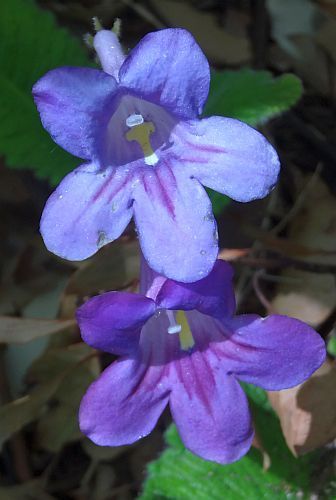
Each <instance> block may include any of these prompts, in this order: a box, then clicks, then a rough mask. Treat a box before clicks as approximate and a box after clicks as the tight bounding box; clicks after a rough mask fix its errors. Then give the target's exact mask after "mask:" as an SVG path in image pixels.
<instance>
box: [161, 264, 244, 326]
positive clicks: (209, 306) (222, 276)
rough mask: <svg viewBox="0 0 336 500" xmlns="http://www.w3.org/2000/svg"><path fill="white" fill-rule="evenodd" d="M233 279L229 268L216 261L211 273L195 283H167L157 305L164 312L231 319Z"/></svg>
mask: <svg viewBox="0 0 336 500" xmlns="http://www.w3.org/2000/svg"><path fill="white" fill-rule="evenodd" d="M232 278H233V270H232V267H231V266H230V265H229V264H227V263H226V262H224V261H220V260H217V262H216V263H215V265H214V268H213V270H212V271H211V273H210V274H209V275H208V276H207V277H206V278H203V279H202V280H199V281H196V282H195V283H179V282H176V281H172V280H166V281H165V283H164V284H163V286H162V288H161V290H160V292H159V294H158V296H157V298H156V303H157V304H158V306H159V307H163V308H165V309H183V310H185V311H187V310H191V309H197V310H198V311H200V312H202V313H203V314H208V315H211V316H216V317H230V316H232V315H233V314H234V311H235V296H234V291H233V286H232Z"/></svg>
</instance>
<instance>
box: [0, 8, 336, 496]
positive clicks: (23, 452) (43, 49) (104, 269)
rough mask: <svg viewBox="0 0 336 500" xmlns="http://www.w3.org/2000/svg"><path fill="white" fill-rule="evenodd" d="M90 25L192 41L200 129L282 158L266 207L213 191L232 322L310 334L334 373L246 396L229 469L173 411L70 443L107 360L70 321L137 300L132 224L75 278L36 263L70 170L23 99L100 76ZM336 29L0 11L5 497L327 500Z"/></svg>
mask: <svg viewBox="0 0 336 500" xmlns="http://www.w3.org/2000/svg"><path fill="white" fill-rule="evenodd" d="M93 16H97V17H98V18H99V19H100V20H101V22H102V24H103V25H104V26H105V27H110V26H112V24H113V22H114V20H115V18H116V17H119V18H120V19H121V20H122V36H121V41H122V43H123V45H124V48H125V51H126V52H127V51H128V50H129V49H131V48H132V47H133V46H134V45H135V44H136V43H137V41H138V40H139V39H140V38H141V37H142V36H143V35H144V34H146V33H148V32H149V31H153V30H156V29H161V28H164V27H167V26H182V27H185V28H187V29H189V30H190V31H191V32H192V33H193V34H194V36H195V37H196V39H197V40H198V42H199V43H200V45H201V46H202V48H203V50H204V51H205V53H206V55H207V56H208V58H209V61H210V63H211V66H212V79H211V90H210V95H209V100H208V103H207V106H206V108H205V111H204V115H205V116H207V115H213V114H215V115H223V116H231V117H234V118H238V119H241V120H244V121H246V122H247V123H249V124H251V125H253V126H255V127H258V128H260V130H261V131H262V132H263V133H264V134H265V135H266V136H267V137H268V139H269V140H270V141H271V142H272V143H273V144H274V145H275V147H276V148H277V150H278V152H279V154H280V157H281V160H282V166H283V168H282V174H281V178H280V182H279V185H278V186H277V188H276V190H275V191H273V192H272V194H271V195H270V196H269V197H268V198H267V199H266V200H261V201H257V202H253V203H250V204H248V205H242V204H239V203H234V202H231V200H229V199H227V198H225V197H223V196H221V195H218V194H216V193H213V192H210V196H211V198H212V202H213V206H214V211H215V214H216V216H217V220H218V225H219V236H220V242H221V254H220V256H221V258H224V259H227V260H230V261H231V262H232V264H233V265H234V267H235V270H236V276H237V278H236V292H237V297H238V308H239V311H240V312H252V311H253V312H259V313H261V314H267V313H274V312H277V313H281V314H289V315H291V316H294V317H298V318H300V319H302V320H304V321H307V322H308V323H309V324H311V325H313V326H314V327H315V328H316V329H317V330H318V331H319V333H320V334H321V335H322V336H323V338H325V339H326V342H327V344H328V350H329V359H328V360H327V362H326V363H325V365H324V366H323V367H321V369H320V370H319V371H318V372H317V373H316V374H315V375H314V376H313V377H312V378H311V379H310V380H309V381H307V382H306V383H304V384H302V385H301V386H299V387H296V388H293V389H290V390H287V391H281V392H279V393H270V394H266V393H265V392H264V391H261V390H260V389H256V388H253V387H251V386H245V389H246V391H247V393H248V396H249V399H250V403H251V408H252V411H253V415H254V422H255V427H256V431H257V433H256V439H255V442H254V446H253V448H252V450H251V451H250V452H249V454H248V455H247V456H246V457H245V458H243V459H242V460H240V461H239V462H237V463H235V464H232V465H230V466H226V467H224V466H219V465H217V464H212V463H209V462H205V461H202V460H201V459H199V458H198V457H195V456H193V455H192V454H191V453H189V452H188V451H186V450H185V449H184V448H183V445H182V444H181V442H180V440H179V437H178V435H177V432H176V429H175V427H173V426H170V422H171V419H170V416H169V414H168V413H166V414H164V415H163V417H162V418H161V419H160V421H159V424H158V426H157V428H156V430H155V431H154V432H153V433H152V434H151V435H150V436H149V437H147V438H145V439H143V440H142V441H140V442H139V443H136V444H135V445H132V446H129V447H121V448H104V447H97V446H95V445H93V444H92V443H91V442H89V441H88V440H87V439H86V438H84V436H82V435H81V434H80V431H79V428H78V423H77V411H78V405H79V402H80V399H81V397H82V395H83V393H84V392H85V390H86V388H87V386H88V385H89V384H90V383H91V382H92V381H93V380H94V379H95V378H96V377H97V376H98V374H99V373H100V371H101V370H102V369H103V368H104V367H105V366H106V365H107V364H108V363H110V362H111V360H112V357H111V356H107V355H106V354H101V353H98V352H96V351H94V350H93V349H91V348H89V347H88V346H86V345H84V344H83V343H82V342H81V340H80V335H79V332H78V328H77V326H76V322H75V319H74V314H75V310H76V307H77V306H78V305H80V304H81V303H82V302H83V301H84V300H86V299H87V297H90V296H92V295H95V294H98V293H101V292H102V291H105V290H115V289H119V290H128V291H136V289H137V279H138V265H139V263H138V247H137V241H136V236H135V233H134V229H133V227H132V226H130V227H129V228H128V229H127V231H126V233H125V234H124V236H123V237H122V238H121V239H120V240H119V241H118V242H117V243H113V244H111V245H109V246H108V247H105V248H103V249H102V250H101V251H100V252H99V253H98V254H97V255H95V256H94V257H92V258H91V259H88V260H87V261H85V262H82V263H72V262H65V261H62V260H61V259H59V258H57V257H55V256H53V255H51V254H49V253H48V252H47V251H46V249H45V248H44V246H43V242H42V241H41V238H40V236H39V233H38V223H39V217H40V214H41V212H42V209H43V206H44V203H45V201H46V199H47V197H48V195H49V194H50V192H51V191H52V189H53V187H54V186H55V185H57V183H58V182H59V181H60V180H61V179H62V177H63V176H64V175H65V174H66V173H68V172H69V171H71V170H72V169H73V168H74V167H75V166H77V165H78V164H79V162H80V160H79V159H76V158H74V157H72V156H71V155H69V154H68V153H66V152H64V151H63V150H62V149H61V148H59V147H58V146H57V145H56V144H54V143H53V142H52V140H51V139H50V137H49V135H48V134H47V133H46V132H45V131H44V130H43V128H42V126H41V124H40V120H39V116H38V113H37V111H36V108H35V106H34V104H33V101H32V97H31V87H32V85H33V84H34V83H35V81H36V80H37V79H38V78H39V77H40V76H42V75H43V74H44V73H45V72H46V71H48V70H49V69H52V68H55V67H57V66H62V65H75V66H88V65H89V66H93V67H95V66H97V61H96V60H95V57H94V54H93V53H92V51H90V50H89V48H87V47H86V45H85V44H84V41H83V35H84V34H85V33H87V32H92V24H91V19H92V17H93ZM335 16H336V2H335V1H334V0H316V1H313V0H282V1H279V0H235V1H233V0H231V1H230V0H227V1H225V0H189V1H187V0H185V1H182V0H73V1H67V0H41V1H40V2H34V1H33V0H3V2H2V3H1V6H0V28H1V30H0V33H1V35H0V37H1V43H0V69H1V71H0V90H1V106H0V117H1V120H0V155H1V161H0V207H1V218H0V236H1V241H2V245H1V247H0V256H1V259H0V315H1V318H0V347H1V349H0V370H1V373H0V402H1V406H0V443H1V445H2V453H1V458H0V499H1V500H2V499H4V500H7V499H9V500H11V499H15V500H21V499H22V500H25V499H34V500H35V499H36V500H40V499H41V500H44V499H75V500H82V499H89V500H91V499H92V500H105V499H120V500H123V499H126V500H127V499H131V498H136V497H140V498H143V499H146V500H149V499H176V500H184V499H186V500H189V499H191V498H196V499H198V498H199V499H200V500H203V499H204V500H205V499H208V498H211V499H216V500H217V499H218V500H219V499H222V498H227V499H229V500H231V499H232V500H236V499H243V498H244V499H245V498H249V499H259V498H264V499H274V498H279V499H282V498H322V499H323V498H326V499H329V498H336V480H335V476H336V475H335V472H336V448H335V437H336V391H335V385H336V384H335V382H336V368H335V355H336V348H335V344H336V337H335V331H334V325H335V320H336V289H335V288H336V285H335V271H336V198H335V193H336V183H335V178H336V176H335V164H336V146H335V137H336V126H335V123H336V120H335V118H336V110H335V90H336V89H335V82H336V78H335V75H336V73H335V64H336V17H335ZM301 82H303V84H302V83H301ZM167 429H168V430H167ZM148 464H149V465H148Z"/></svg>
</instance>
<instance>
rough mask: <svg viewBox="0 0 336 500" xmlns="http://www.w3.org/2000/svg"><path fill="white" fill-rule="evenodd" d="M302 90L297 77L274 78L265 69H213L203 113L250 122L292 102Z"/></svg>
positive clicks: (293, 102)
mask: <svg viewBox="0 0 336 500" xmlns="http://www.w3.org/2000/svg"><path fill="white" fill-rule="evenodd" d="M301 94H302V84H301V81H300V80H299V78H297V77H296V76H294V75H292V74H285V75H282V76H280V77H278V78H274V77H273V76H272V74H271V73H270V72H268V71H253V70H251V69H241V70H239V71H213V72H212V75H211V86H210V94H209V98H208V102H207V104H206V107H205V113H204V114H205V115H206V116H210V115H222V116H229V117H231V118H237V119H238V120H242V121H243V122H246V123H248V124H250V125H257V124H259V123H263V122H265V121H266V120H268V119H269V118H272V117H274V116H276V115H278V114H279V113H281V112H283V111H286V110H287V109H289V108H290V107H291V106H293V105H294V104H295V103H296V102H297V101H298V99H299V98H300V97H301Z"/></svg>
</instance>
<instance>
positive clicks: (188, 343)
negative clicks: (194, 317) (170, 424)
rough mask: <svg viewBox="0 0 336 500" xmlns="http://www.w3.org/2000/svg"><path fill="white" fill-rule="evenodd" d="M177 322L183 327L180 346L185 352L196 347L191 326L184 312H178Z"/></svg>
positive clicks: (180, 334)
mask: <svg viewBox="0 0 336 500" xmlns="http://www.w3.org/2000/svg"><path fill="white" fill-rule="evenodd" d="M176 322H177V323H178V324H179V325H181V328H182V329H181V332H180V333H179V337H180V345H181V349H183V351H188V349H191V348H192V347H194V345H195V341H194V338H193V336H192V333H191V330H190V326H189V323H188V320H187V317H186V315H185V312H184V311H177V313H176Z"/></svg>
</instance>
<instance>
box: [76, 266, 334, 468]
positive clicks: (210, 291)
mask: <svg viewBox="0 0 336 500" xmlns="http://www.w3.org/2000/svg"><path fill="white" fill-rule="evenodd" d="M231 279H232V270H231V267H230V266H229V264H227V263H225V262H223V261H217V262H216V264H215V266H214V269H213V271H212V272H211V273H210V274H209V275H208V276H207V277H206V278H203V279H202V280H200V281H198V282H196V283H191V284H186V283H178V282H176V281H172V280H170V279H166V278H163V277H161V276H158V275H153V274H152V271H151V270H149V268H147V267H146V266H144V268H143V270H142V275H141V289H140V291H141V292H142V293H140V294H131V293H122V292H108V293H105V294H103V295H100V296H97V297H94V298H92V299H91V300H89V301H88V302H86V303H85V304H84V305H83V306H81V307H80V308H79V310H78V314H77V318H78V321H79V325H80V329H81V333H82V337H83V339H84V341H85V342H87V343H88V344H90V345H91V346H93V347H95V348H97V349H101V350H103V351H107V352H110V353H114V354H118V355H120V356H121V357H120V358H119V359H118V360H117V361H115V362H114V363H113V364H112V365H111V366H109V367H108V368H107V369H105V371H104V372H103V373H102V374H101V375H100V377H99V378H98V380H97V381H96V382H94V383H93V384H92V385H91V386H90V387H89V389H88V391H87V393H86V395H85V396H84V398H83V400H82V403H81V407H80V416H79V419H80V427H81V429H82V431H83V432H84V433H85V434H86V435H87V436H88V437H89V438H90V439H91V440H92V441H94V442H95V443H97V444H98V445H103V446H105V445H106V446H118V445H124V444H129V443H133V442H134V441H137V440H138V439H140V438H141V437H143V436H146V435H147V434H149V433H150V432H151V430H152V429H153V427H154V426H155V424H156V422H157V420H158V418H159V416H160V415H161V413H162V412H163V410H164V408H165V407H166V405H167V403H168V402H169V405H170V410H171V413H172V416H173V419H174V420H175V423H176V425H177V428H178V430H179V433H180V435H181V438H182V440H183V442H184V444H185V446H186V447H187V448H189V449H190V450H191V451H192V452H194V453H195V454H197V455H199V456H201V457H203V458H204V459H207V460H213V461H216V462H219V463H228V462H232V461H234V460H238V459H239V458H240V457H241V456H242V455H244V454H245V453H246V452H247V451H248V449H249V447H250V445H251V442H252V439H253V430H252V425H251V418H250V413H249V408H248V403H247V399H246V397H245V394H244V392H243V390H242V388H241V387H240V385H239V381H243V382H248V383H252V384H255V385H257V386H260V387H263V388H264V389H268V390H271V391H277V390H280V389H285V388H288V387H292V386H295V385H297V384H299V383H301V382H303V381H304V380H305V379H307V378H308V377H309V376H310V375H311V374H312V373H313V372H314V371H315V370H316V369H317V368H318V367H319V366H320V365H321V364H322V362H323V361H324V358H325V346H324V342H323V340H322V339H321V337H320V336H319V335H318V334H317V333H316V332H315V331H314V330H313V329H312V328H311V327H309V326H307V325H306V324H304V323H302V322H301V321H299V320H297V319H292V318H288V317H286V316H280V315H272V316H269V317H267V318H261V317H259V316H257V315H254V314H246V315H242V316H236V317H235V316H234V315H233V314H234V310H235V299H234V294H233V287H232V283H231Z"/></svg>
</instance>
